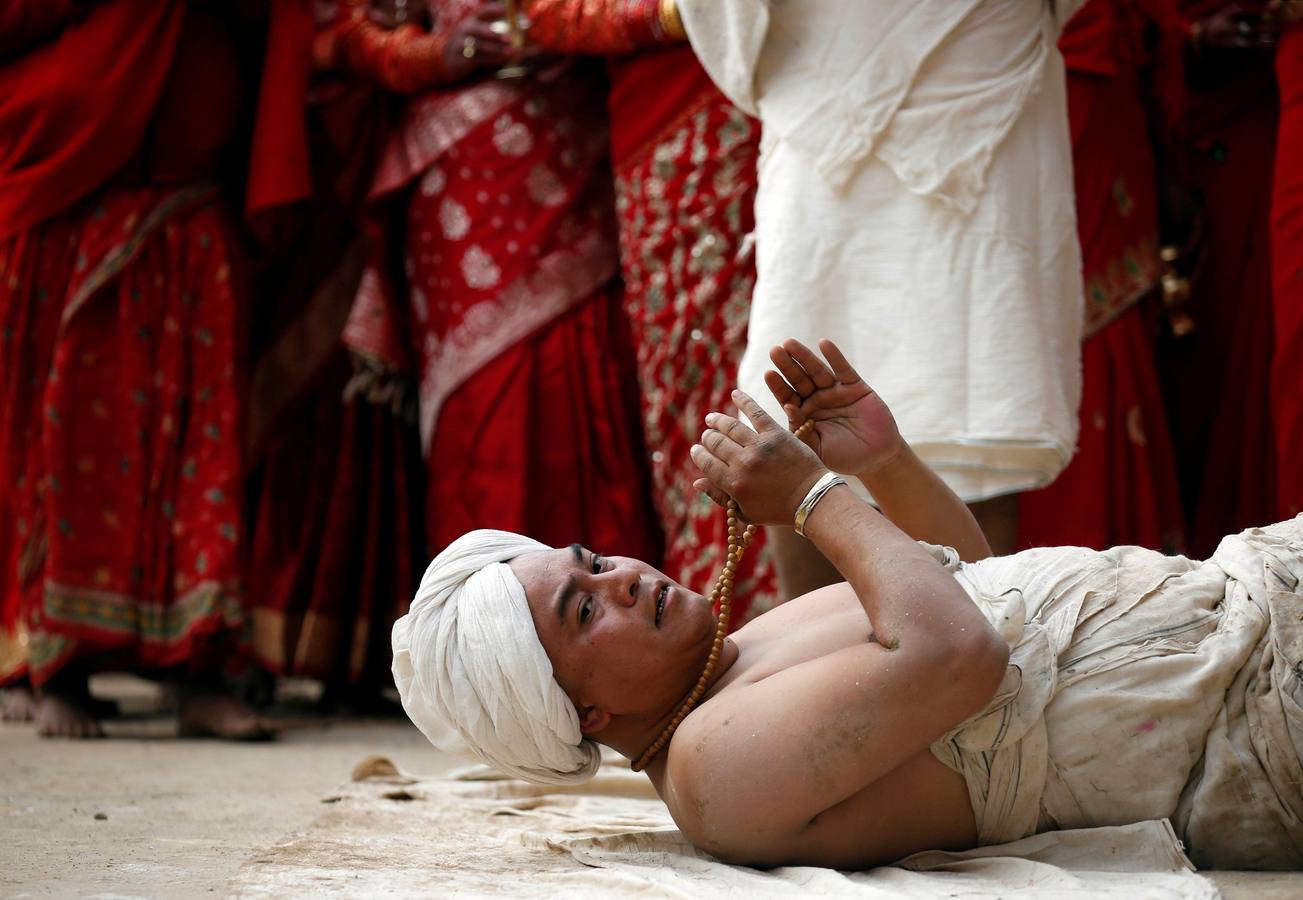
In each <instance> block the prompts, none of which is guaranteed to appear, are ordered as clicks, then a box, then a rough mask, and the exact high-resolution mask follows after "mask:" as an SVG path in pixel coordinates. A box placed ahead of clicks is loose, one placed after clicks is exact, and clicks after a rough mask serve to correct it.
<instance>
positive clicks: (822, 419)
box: [765, 338, 905, 476]
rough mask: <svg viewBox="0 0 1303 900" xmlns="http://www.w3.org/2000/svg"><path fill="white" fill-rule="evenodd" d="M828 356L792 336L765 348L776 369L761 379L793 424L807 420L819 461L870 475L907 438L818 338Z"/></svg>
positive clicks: (830, 346) (878, 399)
mask: <svg viewBox="0 0 1303 900" xmlns="http://www.w3.org/2000/svg"><path fill="white" fill-rule="evenodd" d="M819 349H820V351H822V353H823V355H824V357H826V359H827V362H825V361H824V360H822V359H820V358H819V357H818V356H817V355H816V354H815V353H814V352H813V351H812V350H811V349H810V348H809V347H807V346H805V345H804V344H802V343H801V342H800V341H798V340H796V339H795V338H788V339H787V340H786V341H784V342H783V343H782V345H781V346H778V347H774V348H773V349H772V350H770V351H769V358H770V360H771V361H773V363H774V365H775V366H777V367H778V371H777V372H775V371H773V370H770V371H768V372H766V373H765V384H766V385H767V386H768V387H769V390H770V391H771V392H772V393H773V395H774V398H775V399H776V400H777V401H778V402H779V403H780V404H782V407H783V410H784V411H785V412H786V413H787V418H788V423H789V425H790V426H791V427H792V429H793V430H795V429H797V428H799V427H801V426H802V425H803V424H805V423H806V422H807V421H813V422H814V427H813V428H811V429H809V430H808V432H807V433H806V434H805V440H806V442H807V443H808V444H809V445H810V447H811V448H813V449H814V451H815V452H816V453H818V454H819V458H820V459H821V460H822V461H823V464H824V465H825V466H827V467H828V468H830V469H832V470H833V471H834V472H838V473H840V474H842V475H859V476H866V475H872V474H874V473H875V472H878V471H880V470H881V469H882V468H883V467H885V466H886V465H887V464H888V463H890V462H891V461H892V460H894V459H896V458H897V456H898V455H899V454H900V453H901V451H902V450H903V449H904V448H905V442H904V440H903V439H902V438H901V436H900V431H899V429H897V428H896V420H895V419H894V418H893V417H892V415H891V410H889V409H887V404H886V403H884V402H883V401H882V398H881V397H880V396H878V394H877V392H876V391H874V390H873V388H871V387H869V386H868V385H867V384H866V383H865V382H864V379H863V378H861V377H860V376H859V373H857V372H856V371H855V369H854V367H852V366H851V364H850V363H849V362H847V360H846V357H845V356H844V355H842V352H841V350H839V349H838V348H837V345H836V344H834V343H833V342H832V341H829V340H822V341H820V342H819Z"/></svg>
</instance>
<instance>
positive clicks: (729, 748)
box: [649, 583, 976, 867]
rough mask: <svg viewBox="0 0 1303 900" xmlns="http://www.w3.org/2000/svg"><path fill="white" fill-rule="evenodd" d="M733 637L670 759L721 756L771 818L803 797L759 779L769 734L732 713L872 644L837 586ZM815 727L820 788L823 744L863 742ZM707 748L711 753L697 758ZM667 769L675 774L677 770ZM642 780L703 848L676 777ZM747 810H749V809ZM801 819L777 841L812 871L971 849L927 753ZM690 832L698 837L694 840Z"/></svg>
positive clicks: (696, 805)
mask: <svg viewBox="0 0 1303 900" xmlns="http://www.w3.org/2000/svg"><path fill="white" fill-rule="evenodd" d="M731 640H732V641H733V642H734V643H735V644H736V646H737V648H738V655H737V659H736V661H735V662H734V663H733V664H732V665H731V666H730V667H729V669H728V670H727V671H726V672H725V673H724V675H723V676H722V677H721V678H720V680H719V681H718V682H717V683H716V685H715V686H714V688H713V689H712V691H711V692H710V693H709V694H708V695H707V699H706V700H705V701H704V702H703V703H702V704H701V706H700V707H699V708H698V709H697V710H696V711H694V713H693V714H692V715H690V716H689V717H688V718H687V719H685V720H684V722H683V724H682V726H680V728H679V730H678V731H677V732H676V734H675V736H674V739H673V741H672V742H671V748H672V752H674V753H675V754H676V756H677V757H678V758H680V759H682V758H683V753H682V751H683V750H684V749H685V748H686V749H687V750H688V751H689V752H688V754H687V759H688V761H689V762H688V766H689V767H691V766H693V765H694V764H696V763H695V761H694V757H700V758H701V759H703V760H706V759H710V760H711V762H710V763H709V765H718V762H717V761H718V760H719V759H720V758H721V757H722V758H724V759H727V760H728V764H729V766H730V767H731V768H733V769H734V770H735V771H733V772H731V773H730V775H731V776H733V777H734V778H738V779H739V780H740V783H741V784H742V786H741V787H740V788H739V789H740V790H747V791H760V792H765V793H766V794H767V796H765V797H764V799H763V800H762V801H761V803H760V804H759V808H761V809H763V808H765V807H766V806H768V807H771V808H772V809H773V810H774V811H775V812H776V813H777V812H779V811H783V810H790V809H792V807H793V805H794V804H799V803H800V802H801V801H802V799H803V798H801V797H793V796H785V792H784V790H783V789H782V787H781V786H780V785H776V784H773V783H770V782H768V781H767V780H766V768H767V766H766V755H767V747H768V744H769V741H771V740H772V739H773V736H772V735H768V734H765V733H759V732H754V733H745V732H743V731H741V730H739V729H738V728H736V727H734V728H730V724H731V723H732V721H733V717H732V715H731V713H732V712H733V711H734V710H737V709H740V708H741V706H742V704H754V703H756V702H761V703H763V702H764V697H765V694H766V691H767V687H768V683H773V684H774V689H775V690H782V689H784V688H783V687H782V686H780V685H778V684H777V682H776V681H772V680H773V676H775V675H777V674H779V673H782V672H784V671H786V670H789V669H792V668H793V667H796V666H800V665H802V664H804V663H808V662H810V661H812V660H817V659H819V658H822V657H829V656H832V655H835V654H838V653H839V652H842V651H846V650H847V649H849V648H852V647H861V648H863V646H864V645H866V644H871V645H873V648H874V649H876V648H877V646H878V645H877V644H876V640H875V638H874V636H873V630H872V628H871V626H870V624H869V621H868V618H867V617H866V615H865V612H864V608H863V606H862V605H861V603H860V601H859V600H858V599H857V597H856V595H855V593H854V591H853V590H852V589H851V587H850V585H848V584H845V583H842V584H837V585H832V586H830V587H827V588H824V589H822V590H819V591H815V592H813V593H811V594H808V595H806V596H804V597H800V598H798V599H796V600H793V601H792V602H790V603H786V604H784V605H782V606H780V607H778V608H776V609H774V610H772V611H771V612H769V613H766V614H765V615H763V616H760V617H759V618H757V619H756V620H754V621H753V622H750V623H749V624H747V625H746V626H745V627H744V628H742V629H740V630H739V631H738V632H737V633H735V634H734V635H733V636H732V638H731ZM875 656H876V657H877V661H878V662H879V663H881V664H885V665H890V664H891V663H890V661H889V659H888V654H886V653H885V652H883V653H881V654H876V655H875ZM857 672H858V669H857ZM870 677H871V674H870ZM781 680H782V679H778V681H781ZM857 683H858V682H857ZM860 718H862V717H860ZM814 728H815V729H822V730H823V731H824V733H823V734H818V733H816V732H815V731H811V732H810V733H809V740H808V746H809V748H810V753H809V756H808V758H807V759H806V760H804V765H805V767H806V768H807V772H808V775H809V777H810V778H812V779H814V780H815V781H818V780H821V779H823V778H831V777H832V776H833V775H834V774H835V773H831V772H824V771H823V769H824V768H825V767H827V766H828V765H829V764H830V760H829V754H828V753H827V752H826V748H827V746H828V741H830V740H831V741H833V742H834V743H838V744H841V745H843V746H844V745H845V743H846V742H850V743H852V744H855V743H863V742H864V741H865V736H864V735H862V734H858V733H856V732H855V731H854V730H853V729H850V728H847V727H846V726H845V725H844V723H839V722H838V721H836V720H833V721H824V722H820V723H818V724H817V725H815V726H814ZM838 729H842V733H838ZM708 743H710V744H713V745H714V746H713V747H712V749H713V750H714V751H716V752H714V753H711V754H703V753H702V751H703V750H705V749H706V746H707V744H708ZM721 743H722V745H723V746H721ZM719 751H723V752H722V753H721V752H719ZM701 764H702V765H705V764H707V763H701ZM832 764H836V763H832ZM674 771H675V772H676V773H680V774H681V773H682V771H683V770H682V769H680V768H676V769H675V770H674ZM649 774H651V775H652V780H653V782H654V783H655V784H656V788H657V790H658V791H659V792H660V794H661V796H662V798H664V799H665V801H666V804H667V805H668V806H669V809H670V812H671V814H672V815H673V816H674V818H675V821H676V822H678V823H679V824H680V827H683V828H684V830H685V832H688V833H689V836H690V837H693V838H694V840H698V843H699V844H701V845H702V846H704V847H705V849H707V850H711V849H712V846H711V844H712V840H711V838H710V836H709V835H708V834H706V833H703V832H701V831H699V830H698V829H697V826H698V824H699V823H700V822H701V821H702V820H703V819H706V820H708V819H709V817H710V811H709V810H703V809H702V808H701V807H700V801H699V800H697V799H695V798H693V797H690V796H687V795H685V792H683V791H681V790H678V789H677V786H676V784H675V781H676V780H679V781H681V780H683V779H679V778H677V777H671V776H667V775H666V769H665V767H663V766H662V767H658V768H656V769H655V771H651V770H649ZM721 774H722V773H721ZM716 802H718V801H716ZM748 805H749V806H750V807H751V808H756V805H755V804H754V803H750V804H748ZM809 812H810V815H809V818H808V822H806V823H805V824H804V827H798V828H795V829H789V830H790V831H791V832H792V833H790V834H787V835H784V836H783V837H782V838H781V839H780V840H781V843H783V844H784V846H785V847H786V848H787V855H788V856H790V857H791V858H792V859H793V860H795V861H801V862H806V863H810V864H823V865H834V866H839V867H850V866H856V867H858V866H865V865H871V864H876V863H882V862H888V861H891V860H894V859H898V858H900V857H902V856H905V855H908V854H910V853H913V852H916V851H919V850H925V849H956V848H965V847H971V846H973V844H974V843H975V842H976V825H975V823H974V818H973V811H972V806H971V804H970V802H969V799H968V790H967V787H966V785H965V783H964V779H963V777H962V776H961V775H959V774H958V773H956V772H954V771H952V770H950V769H949V768H947V767H946V766H944V765H942V764H941V763H940V762H939V761H938V760H937V759H936V758H935V757H934V756H933V755H932V753H931V752H930V750H928V749H927V747H926V746H923V747H922V749H919V750H917V752H913V753H912V754H911V755H909V757H908V758H907V759H906V761H905V762H904V763H902V764H900V765H897V766H896V767H895V768H893V769H892V770H891V771H890V772H889V773H887V774H886V775H884V776H882V777H879V778H877V779H876V780H874V781H872V782H871V783H868V784H864V785H863V786H862V787H860V789H859V790H858V791H856V792H854V793H852V794H850V795H849V796H847V797H845V798H844V799H842V800H841V801H839V802H837V803H835V804H833V805H831V806H827V807H826V808H824V809H811V810H810V811H809ZM694 830H698V833H697V834H695V835H694V834H693V831H694ZM714 849H715V851H716V852H718V853H719V855H722V856H725V857H729V856H735V855H736V854H731V853H729V852H726V851H724V848H722V847H718V846H716V847H715V848H714Z"/></svg>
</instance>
